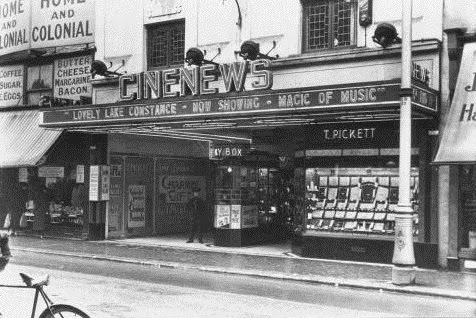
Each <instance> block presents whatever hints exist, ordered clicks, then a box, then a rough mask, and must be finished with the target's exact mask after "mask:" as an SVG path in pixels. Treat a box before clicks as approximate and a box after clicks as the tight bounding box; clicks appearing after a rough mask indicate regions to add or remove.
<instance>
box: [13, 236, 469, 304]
mask: <svg viewBox="0 0 476 318" xmlns="http://www.w3.org/2000/svg"><path fill="white" fill-rule="evenodd" d="M207 242H211V240H210V239H208V240H207V238H205V243H206V244H198V243H192V244H186V243H185V237H180V236H178V237H165V238H160V237H151V238H136V239H134V238H128V239H120V240H106V241H82V240H68V239H64V238H63V239H55V238H43V239H41V238H39V237H30V236H19V235H16V236H12V237H11V248H12V250H13V254H14V251H15V250H21V251H27V252H35V253H47V254H51V255H67V256H73V257H82V258H91V259H100V260H109V261H116V262H125V263H136V264H143V265H150V266H158V267H168V268H184V269H190V270H201V271H208V272H220V273H230V274H239V275H250V276H258V277H268V278H276V279H287V280H295V281H304V282H312V283H320V284H328V285H334V286H336V287H337V286H341V287H352V288H365V289H374V290H378V291H388V292H398V293H409V294H416V295H428V296H440V297H448V298H456V299H466V300H474V301H476V274H474V273H462V272H449V271H442V270H430V269H420V268H417V269H416V284H415V285H412V286H396V285H393V284H392V283H391V272H392V265H389V264H373V263H361V262H348V261H336V260H324V259H313V258H304V257H299V256H296V255H294V254H292V252H291V247H290V245H289V244H286V243H282V244H269V245H265V246H256V247H240V248H236V247H229V248H227V247H218V246H214V245H213V244H211V243H207Z"/></svg>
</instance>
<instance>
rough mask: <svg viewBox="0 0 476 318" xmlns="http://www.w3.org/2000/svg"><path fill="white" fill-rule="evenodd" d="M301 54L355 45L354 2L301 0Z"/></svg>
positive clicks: (345, 0)
mask: <svg viewBox="0 0 476 318" xmlns="http://www.w3.org/2000/svg"><path fill="white" fill-rule="evenodd" d="M302 3H303V12H304V17H303V22H304V39H303V50H304V52H312V51H317V50H326V49H336V48H343V47H351V46H355V45H356V35H355V33H356V26H357V1H355V0H302Z"/></svg>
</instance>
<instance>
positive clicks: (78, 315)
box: [40, 304, 90, 318]
mask: <svg viewBox="0 0 476 318" xmlns="http://www.w3.org/2000/svg"><path fill="white" fill-rule="evenodd" d="M50 308H51V312H50V311H49V310H48V308H46V309H45V310H44V311H43V312H42V313H41V315H40V318H90V317H89V316H88V315H87V314H85V313H84V312H83V311H82V310H80V309H78V308H76V307H73V306H70V305H63V304H58V305H53V306H51V307H50ZM51 313H53V315H52V314H51Z"/></svg>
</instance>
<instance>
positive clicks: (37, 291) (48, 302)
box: [0, 284, 53, 318]
mask: <svg viewBox="0 0 476 318" xmlns="http://www.w3.org/2000/svg"><path fill="white" fill-rule="evenodd" d="M0 287H6V288H27V289H31V288H34V289H35V298H34V300H33V307H32V309H31V318H35V314H36V306H37V304H38V295H41V297H42V298H43V300H44V301H45V304H46V307H47V309H48V310H49V311H50V312H51V305H53V301H51V299H50V298H49V297H48V295H47V294H46V293H45V291H44V290H43V286H23V285H4V284H0ZM52 314H53V313H52Z"/></svg>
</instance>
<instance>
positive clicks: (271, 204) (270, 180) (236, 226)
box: [214, 162, 294, 246]
mask: <svg viewBox="0 0 476 318" xmlns="http://www.w3.org/2000/svg"><path fill="white" fill-rule="evenodd" d="M288 172H289V173H288V174H286V173H284V172H283V171H282V170H280V169H279V168H277V167H270V166H264V164H261V165H258V164H255V163H254V162H253V163H249V162H246V165H245V164H243V165H239V164H234V165H227V166H225V165H222V166H218V167H217V169H216V180H215V206H214V209H215V211H214V212H215V219H214V226H215V228H216V231H215V244H216V245H222V246H242V245H252V244H261V243H264V242H271V241H279V240H283V239H286V238H287V237H289V234H290V233H292V228H293V220H294V218H293V217H294V202H293V180H292V177H291V176H292V174H291V172H290V171H288Z"/></svg>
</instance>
